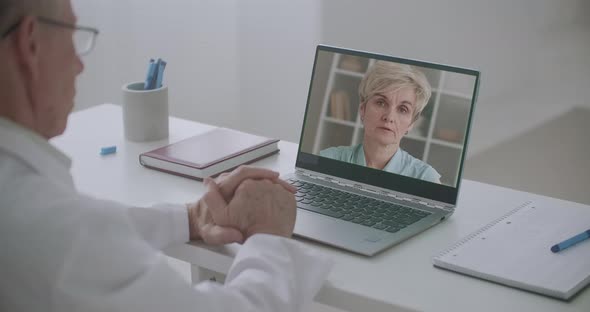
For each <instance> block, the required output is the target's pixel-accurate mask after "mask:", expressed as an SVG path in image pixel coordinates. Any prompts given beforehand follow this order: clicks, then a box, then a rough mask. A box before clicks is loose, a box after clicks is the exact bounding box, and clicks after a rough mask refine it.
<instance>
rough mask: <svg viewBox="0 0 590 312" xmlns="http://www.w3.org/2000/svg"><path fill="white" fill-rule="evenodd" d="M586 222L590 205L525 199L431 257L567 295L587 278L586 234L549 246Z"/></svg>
mask: <svg viewBox="0 0 590 312" xmlns="http://www.w3.org/2000/svg"><path fill="white" fill-rule="evenodd" d="M588 228H590V206H587V205H582V204H577V203H573V202H565V201H561V200H555V201H553V199H549V200H547V201H542V202H526V203H524V204H522V205H520V206H518V207H516V208H515V209H513V210H511V211H510V212H509V213H507V214H506V215H504V216H502V217H501V218H499V219H497V220H495V221H493V222H491V223H489V224H488V225H486V226H484V227H483V228H481V229H479V230H478V231H476V232H474V233H472V234H471V235H469V236H467V237H465V238H464V239H462V240H461V241H459V242H458V243H456V244H455V245H453V246H451V247H450V248H448V249H447V250H445V251H443V252H442V253H441V254H440V255H438V256H436V257H434V258H433V264H434V266H436V267H439V268H443V269H447V270H451V271H455V272H459V273H463V274H466V275H471V276H474V277H478V278H481V279H485V280H489V281H492V282H496V283H499V284H504V285H507V286H511V287H515V288H520V289H524V290H528V291H531V292H536V293H540V294H544V295H547V296H551V297H555V298H559V299H565V300H568V299H570V298H571V297H572V296H573V295H575V294H576V293H577V292H578V291H580V290H581V289H582V288H584V286H586V285H587V284H588V283H589V282H590V240H587V241H584V242H581V243H579V244H577V245H575V246H572V247H570V248H568V249H565V250H563V251H561V252H559V253H552V252H551V250H550V248H551V246H553V245H554V244H556V243H559V242H561V241H563V240H565V239H567V238H569V237H572V236H574V235H576V234H579V233H581V232H583V231H585V230H587V229H588Z"/></svg>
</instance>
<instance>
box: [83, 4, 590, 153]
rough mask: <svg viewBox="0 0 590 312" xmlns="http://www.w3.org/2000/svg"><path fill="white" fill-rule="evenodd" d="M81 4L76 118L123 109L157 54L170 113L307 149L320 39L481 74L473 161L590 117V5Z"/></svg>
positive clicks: (473, 138) (473, 141)
mask: <svg viewBox="0 0 590 312" xmlns="http://www.w3.org/2000/svg"><path fill="white" fill-rule="evenodd" d="M73 3H74V6H75V8H76V10H77V12H78V14H79V16H80V23H82V24H89V25H94V26H97V27H99V28H100V30H101V34H100V38H99V41H98V44H97V47H96V50H95V51H94V52H93V53H92V54H91V55H89V56H88V57H87V58H86V72H85V73H84V74H83V75H82V76H81V79H80V81H79V84H78V91H79V92H78V96H77V98H76V100H77V105H76V107H77V108H84V107H88V106H92V105H96V104H100V103H103V102H115V103H117V102H119V101H120V99H119V98H120V94H119V93H120V87H121V85H122V84H123V83H124V82H127V81H131V80H142V79H143V78H144V75H145V70H146V64H147V60H148V59H149V57H154V56H162V57H164V58H165V59H166V60H168V61H169V67H168V68H167V73H166V74H167V75H166V79H167V83H168V85H169V86H170V88H171V89H170V105H171V112H172V114H173V115H175V116H181V117H184V118H188V119H193V120H197V121H202V122H206V123H212V124H216V125H222V126H230V127H234V128H238V129H242V130H246V131H251V132H255V133H260V134H265V135H269V136H274V137H278V138H281V139H287V140H290V141H298V138H299V134H300V126H301V121H302V118H303V116H302V114H303V111H304V106H305V101H306V97H307V89H308V86H309V77H310V74H311V65H312V62H313V54H314V46H315V44H317V43H320V42H321V43H326V44H333V45H338V46H345V47H350V48H357V49H362V50H370V51H375V52H383V53H388V54H392V55H397V56H405V57H411V58H417V59H424V60H430V61H435V62H441V63H447V64H452V65H458V66H466V67H473V68H478V69H480V70H481V71H482V84H481V87H482V88H481V93H480V101H479V102H478V106H477V110H476V116H475V127H474V129H473V136H472V140H471V147H470V150H469V151H470V154H474V153H478V152H480V151H483V150H485V149H486V148H488V147H490V146H492V145H494V144H497V143H499V142H501V141H503V140H505V139H507V138H509V137H512V136H513V135H515V134H517V133H519V132H522V131H524V130H526V129H529V128H531V127H533V126H535V125H536V124H538V123H541V122H543V121H545V120H547V119H549V118H552V117H553V116H556V115H557V114H559V113H561V112H564V111H566V110H568V109H569V108H571V107H572V106H575V105H586V106H590V101H589V100H587V95H586V93H585V92H582V91H580V90H583V91H585V90H587V89H588V86H590V78H589V77H590V62H588V58H587V55H590V23H589V22H588V20H589V19H588V16H590V4H589V2H588V1H585V0H560V1H553V0H517V1H509V0H498V1H482V0H479V1H477V0H449V1H438V0H416V1H390V0H364V1H355V0H323V1H317V0H299V1H288V0H250V1H239V0H224V1H215V0H201V1H197V0H195V1H190V0H170V1H166V2H160V1H147V0H101V1H93V0H73ZM153 38H157V39H156V40H154V39H153Z"/></svg>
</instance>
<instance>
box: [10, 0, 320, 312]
mask: <svg viewBox="0 0 590 312" xmlns="http://www.w3.org/2000/svg"><path fill="white" fill-rule="evenodd" d="M84 33H87V34H88V35H90V36H89V37H87V38H86V39H84V36H83V35H84ZM0 34H1V39H0V63H1V64H0V250H1V254H0V276H2V279H1V280H0V311H298V310H301V309H302V308H303V307H304V306H305V304H306V303H308V302H309V301H310V300H311V298H312V297H313V295H314V294H315V292H317V290H318V289H319V287H320V285H321V283H322V281H323V280H324V278H325V277H326V275H327V272H328V269H329V263H328V262H329V261H327V260H326V259H325V258H322V257H319V256H318V255H314V254H313V253H312V252H311V251H309V250H306V249H304V248H303V247H302V246H300V245H298V244H297V243H296V242H293V241H291V240H290V239H289V237H290V236H291V234H292V231H293V226H294V221H295V211H296V208H295V202H294V197H293V194H292V193H293V191H294V190H293V189H292V187H291V186H289V185H288V184H287V183H285V182H284V181H281V180H280V179H279V178H278V174H276V173H274V172H271V171H266V170H262V169H255V168H249V167H243V168H241V169H239V170H237V171H235V172H233V173H231V174H229V175H225V176H224V177H222V178H220V179H218V180H216V181H212V180H208V181H206V184H207V185H208V191H207V193H206V194H205V196H204V197H203V198H201V199H200V200H199V201H197V202H196V203H193V204H188V205H186V206H185V205H171V204H168V205H157V206H154V207H149V208H136V207H128V206H125V205H122V204H119V203H115V202H110V201H107V200H101V199H95V198H91V197H88V196H85V195H83V194H79V193H78V192H77V191H76V189H75V187H74V185H73V182H72V177H71V176H70V174H69V166H70V160H69V159H68V158H67V157H66V156H65V155H64V154H62V153H61V152H60V151H58V150H57V149H55V148H54V147H53V146H52V145H50V144H49V143H48V141H47V140H48V139H50V138H52V137H54V136H57V135H59V134H61V133H62V132H63V131H64V129H65V127H66V122H67V117H68V114H69V112H70V111H71V109H72V106H73V97H74V93H75V90H74V89H75V88H74V82H75V78H76V76H77V75H78V74H80V72H82V70H83V65H82V62H81V61H80V58H79V55H81V54H83V53H86V52H88V51H89V49H90V48H91V47H92V44H91V43H92V42H91V40H92V39H93V37H92V36H93V35H95V34H96V31H95V30H93V29H91V28H86V27H80V26H77V25H76V18H75V16H74V13H73V12H72V7H71V4H70V1H69V0H0ZM78 40H82V41H78ZM89 40H90V41H89ZM189 238H190V239H203V240H204V241H205V242H207V243H210V244H225V243H231V242H243V246H242V248H241V249H240V251H239V253H238V255H237V257H236V259H235V261H234V264H233V266H232V267H231V269H230V272H229V274H228V276H227V279H226V283H225V285H218V284H216V283H202V284H199V285H197V286H196V287H191V286H190V285H188V284H187V283H186V282H185V281H184V280H183V278H182V277H180V276H178V275H177V274H176V273H175V272H174V271H173V270H172V269H171V268H170V267H169V266H168V264H167V261H166V259H165V256H164V255H163V254H162V252H161V251H160V250H161V249H162V248H164V247H166V246H168V245H170V244H173V243H183V242H186V241H188V240H189Z"/></svg>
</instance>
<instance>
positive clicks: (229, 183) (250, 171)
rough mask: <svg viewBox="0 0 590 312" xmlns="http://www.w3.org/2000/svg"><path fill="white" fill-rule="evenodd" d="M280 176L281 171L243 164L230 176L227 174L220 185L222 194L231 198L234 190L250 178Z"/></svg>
mask: <svg viewBox="0 0 590 312" xmlns="http://www.w3.org/2000/svg"><path fill="white" fill-rule="evenodd" d="M278 177H279V173H278V172H275V171H272V170H268V169H263V168H256V167H249V166H242V167H239V168H238V169H236V170H235V171H233V172H232V173H231V174H230V175H229V176H227V177H226V178H225V179H224V180H223V182H222V183H221V184H220V185H219V188H220V189H221V194H222V195H223V197H224V198H225V199H226V200H229V199H231V197H233V194H234V192H235V191H236V188H237V187H238V185H240V184H241V183H242V182H244V181H245V180H248V179H254V180H259V179H270V180H274V179H276V178H278Z"/></svg>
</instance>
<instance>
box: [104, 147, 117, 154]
mask: <svg viewBox="0 0 590 312" xmlns="http://www.w3.org/2000/svg"><path fill="white" fill-rule="evenodd" d="M116 152H117V147H116V146H107V147H103V148H101V149H100V155H103V156H104V155H109V154H114V153H116Z"/></svg>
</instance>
